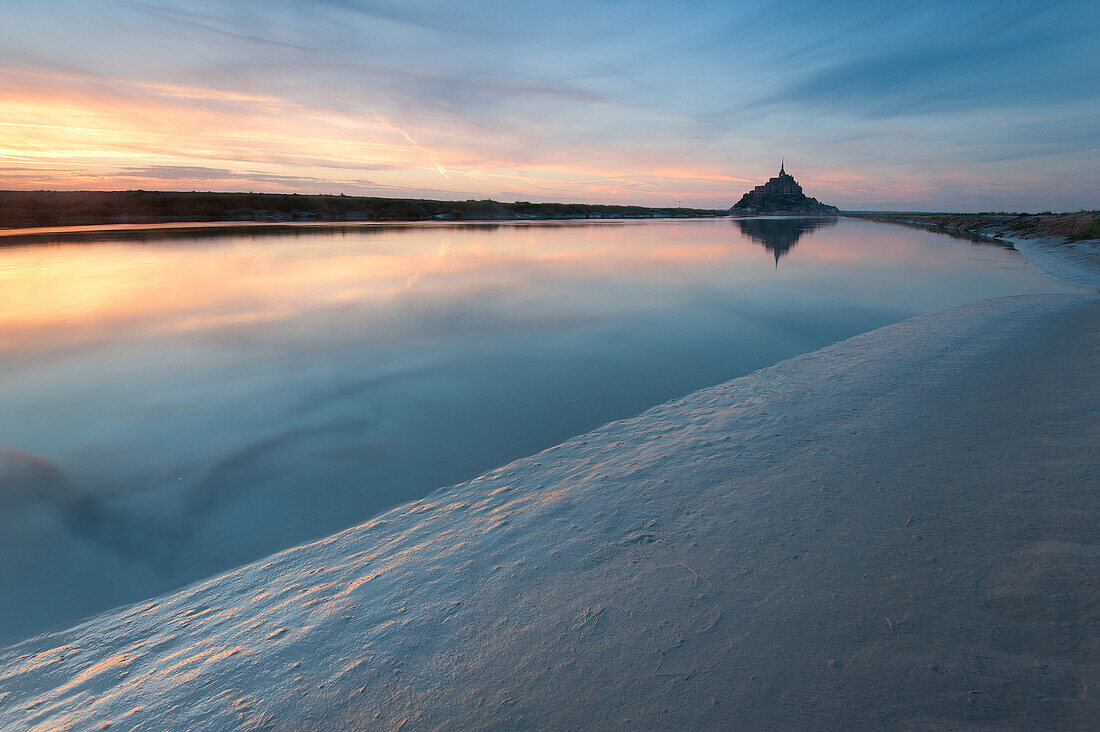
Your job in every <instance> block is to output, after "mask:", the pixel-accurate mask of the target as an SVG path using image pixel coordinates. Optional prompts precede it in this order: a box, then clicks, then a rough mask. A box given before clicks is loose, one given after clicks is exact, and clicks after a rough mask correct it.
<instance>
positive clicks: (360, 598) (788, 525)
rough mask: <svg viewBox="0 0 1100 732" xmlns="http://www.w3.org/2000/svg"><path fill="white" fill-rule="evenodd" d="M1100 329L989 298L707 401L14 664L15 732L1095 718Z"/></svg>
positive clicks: (24, 646)
mask: <svg viewBox="0 0 1100 732" xmlns="http://www.w3.org/2000/svg"><path fill="white" fill-rule="evenodd" d="M1062 251H1063V250H1062V249H1061V248H1053V249H1051V250H1050V252H1048V254H1049V255H1050V256H1052V257H1056V256H1058V254H1059V253H1060V252H1062ZM1024 253H1025V256H1028V254H1027V252H1024ZM1030 258H1031V257H1030V256H1029V259H1030ZM1052 261H1053V260H1052ZM1072 265H1073V267H1074V268H1076V269H1078V270H1080V271H1082V272H1089V271H1090V270H1088V265H1087V263H1082V262H1077V261H1074V262H1073V263H1072ZM1044 269H1045V267H1044ZM1048 271H1049V270H1048ZM1095 274H1096V272H1095V271H1091V275H1092V276H1095ZM1097 332H1100V297H1098V296H1096V295H1021V296H1014V297H1008V298H999V299H995V300H984V301H979V302H976V303H971V304H969V305H964V306H961V307H957V308H952V309H949V310H944V311H940V312H937V313H933V314H930V315H925V316H919V317H917V318H913V319H910V320H907V321H903V322H902V323H898V324H896V325H891V326H887V327H885V328H881V329H878V330H875V331H871V332H869V333H865V334H863V335H860V336H856V337H854V338H851V339H848V340H846V341H842V342H840V343H837V344H834V345H833V346H829V347H827V348H825V349H821V350H819V351H815V352H813V353H809V354H805V355H802V356H798V357H796V358H794V359H790V360H787V361H783V362H780V363H778V364H776V365H774V366H771V367H768V368H766V369H763V370H761V371H757V372H755V373H754V374H751V375H749V376H745V377H742V378H740V379H736V380H733V381H730V382H727V383H725V384H721V385H718V386H715V387H711V388H709V389H705V390H702V391H699V392H695V393H693V394H690V395H688V396H686V397H683V398H682V399H678V400H675V401H672V402H669V403H666V404H663V405H660V406H657V407H654V408H652V409H650V410H648V411H647V412H645V413H643V414H642V415H639V416H637V417H634V418H631V419H627V420H622V421H618V422H613V423H610V424H608V425H605V426H603V427H601V428H598V429H596V430H594V431H592V432H590V433H587V434H585V435H581V436H579V437H576V438H573V439H571V440H568V441H566V442H565V443H562V444H561V445H558V446H556V447H553V448H550V449H549V450H546V451H544V452H541V453H538V454H536V455H533V456H531V457H528V458H524V459H521V460H518V461H516V462H514V463H511V464H509V465H507V466H504V467H502V468H499V469H497V470H494V471H491V472H490V473H488V474H486V475H484V476H482V477H480V478H477V479H475V480H473V481H470V482H468V483H466V484H462V485H460V486H456V487H453V488H448V489H443V490H440V491H437V492H436V493H434V494H432V495H430V496H428V497H427V498H425V499H422V500H420V501H416V502H413V503H410V504H406V505H403V506H401V507H399V508H397V509H394V510H393V511H390V512H388V513H386V514H384V515H382V516H380V517H378V518H376V519H373V520H371V521H368V522H366V523H364V524H362V525H360V526H357V527H353V528H351V529H348V530H346V531H344V532H340V533H338V534H335V535H333V536H331V537H329V538H327V539H323V540H321V541H318V542H314V543H312V544H307V545H304V546H300V547H296V548H292V549H288V550H286V551H283V552H281V553H279V554H276V555H273V556H272V557H269V558H267V559H265V560H261V561H259V562H256V563H253V564H251V565H248V566H246V567H242V568H239V569H237V570H235V571H232V572H229V573H226V574H224V575H221V576H219V577H215V578H212V579H209V580H206V581H203V582H200V583H197V584H195V585H192V586H191V587H188V588H185V589H184V590H181V591H179V592H176V593H173V594H170V595H167V596H163V597H160V598H156V599H154V600H151V601H147V602H143V603H139V604H137V605H135V606H132V607H129V608H123V609H120V610H117V611H114V612H110V613H107V614H104V615H101V616H99V617H97V618H95V619H92V620H90V621H88V622H85V623H83V624H81V625H78V626H75V627H74V628H71V629H69V630H66V631H62V632H59V633H54V634H48V635H45V636H40V637H38V638H34V639H30V640H27V641H23V642H21V643H18V644H15V645H13V646H10V647H8V648H5V649H2V650H0V726H7V725H10V726H29V725H30V724H50V725H61V724H64V723H65V722H71V723H72V724H74V725H75V726H77V727H91V726H93V725H96V724H100V723H101V722H105V721H112V722H113V723H114V724H116V725H123V726H125V725H127V724H129V723H131V721H132V720H133V721H143V722H145V723H146V724H150V725H153V726H169V727H177V726H185V725H186V724H188V723H193V724H204V725H215V726H237V725H250V724H251V725H260V724H267V725H268V726H272V727H276V728H280V727H284V726H285V727H287V728H319V727H327V728H333V727H335V728H340V727H349V728H354V727H360V726H363V725H366V724H375V725H387V726H398V725H399V724H402V723H404V724H406V726H408V727H411V728H433V727H436V726H439V725H442V724H450V725H456V726H458V725H461V726H468V727H490V726H504V727H516V726H523V725H534V726H576V727H600V726H603V727H607V726H631V725H648V726H664V727H675V726H687V727H707V726H714V725H722V724H740V725H745V726H782V727H788V728H789V727H807V726H813V727H824V728H838V727H846V726H855V727H870V726H883V725H887V726H948V727H957V726H988V725H993V726H1011V727H1031V726H1040V725H1041V726H1049V725H1060V726H1063V727H1069V728H1088V727H1089V726H1091V725H1093V724H1095V723H1096V722H1097V720H1100V699H1098V697H1097V696H1096V695H1094V694H1088V692H1087V690H1088V686H1089V685H1090V682H1095V680H1096V679H1097V677H1098V676H1100V649H1098V648H1097V647H1096V645H1095V642H1094V639H1093V638H1092V635H1093V632H1094V625H1093V623H1094V619H1095V612H1096V609H1097V608H1096V599H1095V587H1096V586H1097V584H1098V583H1100V536H1098V534H1097V531H1098V530H1097V528H1096V526H1097V521H1096V518H1097V515H1098V514H1100V504H1098V501H1100V496H1097V495H1095V491H1094V490H1090V486H1095V485H1096V484H1097V482H1098V481H1097V478H1098V473H1097V468H1096V457H1097V455H1096V454H1095V451H1096V447H1095V446H1096V445H1097V444H1100V428H1098V427H1097V425H1096V424H1095V419H1094V415H1095V414H1096V412H1097V410H1100V394H1098V393H1097V392H1098V390H1097V388H1096V385H1095V377H1094V374H1095V373H1096V369H1097V367H1098V366H1100V363H1098V359H1100V356H1098V355H1097V353H1096V347H1095V339H1096V336H1095V334H1096V333H1097ZM1021 396H1022V397H1023V398H1021ZM207 684H208V686H207ZM210 689H213V690H214V691H213V692H211V691H210ZM174 705H179V706H178V707H175V706H174ZM139 709H140V711H139ZM133 715H138V716H136V717H135V716H133Z"/></svg>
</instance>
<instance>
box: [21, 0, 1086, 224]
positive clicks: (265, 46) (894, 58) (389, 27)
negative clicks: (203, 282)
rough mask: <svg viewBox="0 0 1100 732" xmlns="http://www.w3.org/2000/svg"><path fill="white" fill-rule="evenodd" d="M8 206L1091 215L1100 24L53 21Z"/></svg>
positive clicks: (850, 11) (766, 6)
mask: <svg viewBox="0 0 1100 732" xmlns="http://www.w3.org/2000/svg"><path fill="white" fill-rule="evenodd" d="M4 4H5V5H8V6H9V7H6V8H5V10H4V14H3V19H4V22H3V23H2V24H0V67H2V68H0V188H6V189H31V188H56V189H100V190H108V189H132V188H144V189H173V190H225V191H229V190H235V191H249V190H254V191H298V192H324V193H346V194H349V195H350V194H368V195H386V196H407V197H430V198H486V197H491V198H495V199H498V200H505V201H512V200H530V201H585V202H600V203H640V204H647V205H676V204H682V205H692V206H707V207H723V208H724V207H728V206H729V205H731V204H732V203H733V202H734V201H735V200H736V199H737V198H738V197H740V195H741V193H743V192H744V191H745V190H746V189H748V188H749V187H751V186H752V185H755V184H756V183H759V182H762V180H764V179H766V178H767V177H769V176H771V175H774V174H775V172H776V170H777V169H778V167H779V160H780V157H781V156H782V157H785V158H786V161H787V167H788V170H789V171H790V172H791V173H793V174H794V175H795V176H796V177H797V178H798V179H799V180H800V182H801V183H802V184H803V186H804V188H805V189H806V192H807V193H808V194H809V195H813V196H816V197H818V198H819V199H820V200H822V201H824V202H826V203H834V204H837V205H839V206H840V207H841V208H846V209H890V208H898V209H925V210H1032V211H1038V210H1043V209H1053V210H1076V209H1079V208H1096V207H1097V206H1100V157H1098V152H1100V121H1098V120H1100V42H1098V41H1097V40H1096V39H1097V35H1096V34H1097V31H1096V29H1097V27H1100V4H1097V3H1092V2H1085V1H1083V0H1081V1H1077V2H1061V3H1059V2H1012V1H1006V2H966V3H942V4H938V3H913V2H890V1H889V0H886V1H882V0H876V1H873V2H871V1H868V2H864V1H842V2H832V3H820V2H808V1H805V0H791V1H790V2H784V3H780V4H776V3H765V2H753V1H745V2H686V1H685V2H673V1H671V0H665V1H656V2H625V1H622V0H603V1H602V2H601V1H599V0H583V1H580V0H557V1H553V2H516V1H515V0H510V1H496V0H488V1H483V2H473V1H471V2H462V3H458V2H451V3H444V2H425V1H422V0H400V1H397V0H394V1H392V2H386V1H381V2H375V1H373V0H234V1H233V2H225V0H191V1H190V2H172V1H170V0H96V1H95V2H92V1H90V0H87V1H81V0H36V2H33V3H15V2H10V0H9V2H5V3H4Z"/></svg>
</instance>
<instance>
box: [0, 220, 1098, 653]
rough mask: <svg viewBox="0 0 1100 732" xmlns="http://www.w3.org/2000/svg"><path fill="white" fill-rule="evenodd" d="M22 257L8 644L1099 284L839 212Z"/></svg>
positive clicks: (283, 237)
mask: <svg viewBox="0 0 1100 732" xmlns="http://www.w3.org/2000/svg"><path fill="white" fill-rule="evenodd" d="M124 236H126V234H124V233H120V234H118V235H115V238H114V239H113V240H112V239H111V237H110V236H107V237H101V240H99V241H94V242H81V243H73V242H68V243H66V242H63V241H60V242H57V243H47V244H34V245H22V246H13V247H7V248H0V447H2V448H3V449H4V450H6V453H4V457H0V588H2V589H0V641H10V640H13V639H15V638H18V637H22V636H25V635H27V634H29V633H32V632H36V631H40V630H45V629H48V628H54V627H59V626H63V625H67V624H70V623H71V622H72V621H73V620H75V619H78V618H80V617H83V616H85V615H87V614H89V613H91V612H94V611H98V610H102V609H105V608H108V607H111V606H114V605H117V604H120V603H123V602H128V601H133V600H138V599H141V598H144V597H148V596H150V595H152V594H155V593H158V592H162V591H164V590H167V589H171V588H173V587H177V586H179V585H181V584H183V583H185V582H187V581H190V580H193V579H196V578H199V577H202V576H206V575H209V574H211V573H213V572H216V571H219V570H222V569H226V568H229V567H232V566H234V565H237V564H240V563H242V562H245V561H247V560H250V559H254V558H256V557H259V556H262V555H264V554H266V553H270V552H272V551H275V550H278V549H281V548H284V547H287V546H290V545H293V544H297V543H301V542H302V541H305V540H307V539H310V538H314V537H318V536H321V535H324V534H327V533H330V532H332V531H334V530H337V529H340V528H343V527H346V526H349V525H352V524H354V523H357V522H359V521H361V520H363V519H366V518H368V517H370V516H372V515H375V514H377V513H379V512H381V511H382V510H384V509H386V508H387V507H389V506H392V505H394V504H396V503H399V502H402V501H406V500H409V499H412V498H417V497H420V496H423V495H425V494H427V493H428V492H430V491H431V490H432V489H434V488H437V487H440V486H443V485H448V484H453V483H456V482H459V481H462V480H464V479H467V478H471V477H474V476H476V475H478V474H479V473H482V472H484V471H486V470H488V469H490V468H493V467H495V466H498V465H500V464H502V463H505V462H507V461H509V460H511V459H513V458H517V457H521V456H523V455H528V454H530V453H533V452H536V451H538V450H540V449H542V448H545V447H549V446H551V445H553V444H555V443H558V442H560V441H562V440H564V439H566V438H568V437H570V436H572V435H575V434H579V433H581V432H584V431H586V430H588V429H590V428H592V427H595V426H597V425H599V424H602V423H604V422H607V421H609V420H613V419H617V418H621V417H626V416H629V415H633V414H636V413H638V412H640V411H642V410H644V409H646V408H647V407H649V406H652V405H654V404H657V403H660V402H662V401H665V400H667V399H671V398H673V397H676V396H679V395H682V394H686V393H688V392H690V391H693V390H695V389H699V388H701V387H704V386H708V385H711V384H715V383H718V382H722V381H725V380H728V379H731V378H734V377H737V376H741V375H743V374H746V373H748V372H750V371H753V370H755V369H758V368H760V367H763V366H767V365H769V364H772V363H775V362H776V361H779V360H781V359H784V358H788V357H790V356H794V355H796V354H800V353H804V352H807V351H811V350H814V349H817V348H819V347H821V346H824V345H827V344H829V343H832V342H835V341H837V340H840V339H843V338H846V337H848V336H851V335H855V334H857V333H861V332H864V331H867V330H870V329H872V328H876V327H879V326H882V325H886V324H889V323H894V322H897V321H899V320H902V319H904V318H907V317H910V316H912V315H916V314H920V313H925V312H930V311H934V310H939V309H941V308H944V307H948V306H951V305H958V304H962V303H966V302H970V301H973V300H976V299H979V298H986V297H993V296H998V295H1009V294H1019V293H1030V292H1073V291H1078V290H1076V289H1075V288H1073V287H1071V286H1068V285H1063V284H1061V283H1059V282H1056V281H1054V280H1052V279H1050V278H1048V277H1046V276H1044V275H1042V274H1041V273H1040V272H1038V271H1037V270H1036V269H1034V268H1033V267H1032V266H1031V265H1029V264H1028V263H1027V261H1026V260H1025V259H1024V258H1023V257H1022V256H1020V255H1019V254H1018V253H1016V252H1015V251H1013V250H1010V249H1005V248H1001V247H999V246H995V245H988V244H973V243H970V242H966V241H960V240H957V239H951V238H948V237H946V236H942V235H938V234H932V233H928V232H923V231H918V230H912V229H906V228H902V227H892V226H887V225H881V224H873V223H869V222H863V221H849V220H841V221H840V222H839V223H833V224H826V225H821V222H813V221H801V222H800V221H790V220H788V221H782V220H778V221H777V220H750V221H740V222H738V221H730V220H715V221H681V222H638V223H633V222H631V223H608V222H604V223H593V224H585V223H560V224H557V223H555V224H520V225H500V226H497V225H411V226H403V227H393V226H388V227H366V228H363V227H359V228H355V227H349V228H343V229H324V228H304V229H302V230H301V231H300V232H295V233H292V234H290V233H285V232H284V233H280V234H277V235H276V234H269V235H262V234H258V233H257V232H255V231H250V232H249V231H246V232H239V231H233V230H226V231H225V232H222V233H219V234H217V235H212V236H200V235H198V234H195V233H184V234H177V235H174V236H172V237H171V238H157V237H149V236H145V237H143V238H142V239H140V240H138V239H127V238H120V237H124Z"/></svg>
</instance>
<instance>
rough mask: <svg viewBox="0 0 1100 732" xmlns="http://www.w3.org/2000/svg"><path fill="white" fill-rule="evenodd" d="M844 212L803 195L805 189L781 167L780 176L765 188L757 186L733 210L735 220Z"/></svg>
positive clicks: (831, 214) (732, 214) (826, 214)
mask: <svg viewBox="0 0 1100 732" xmlns="http://www.w3.org/2000/svg"><path fill="white" fill-rule="evenodd" d="M839 213H840V209H838V208H837V207H836V206H829V205H827V204H824V203H821V202H820V201H818V200H817V199H816V198H811V197H809V196H807V195H806V194H805V193H803V192H802V186H800V185H798V181H796V180H795V179H794V177H793V176H792V175H791V174H789V173H788V172H787V171H786V169H785V164H783V163H781V164H780V166H779V175H777V176H776V177H774V178H772V179H770V180H769V181H768V182H767V183H765V184H764V185H762V186H756V187H755V188H753V189H752V190H751V191H749V192H748V193H746V194H745V195H743V196H741V200H740V201H738V202H737V203H735V204H734V205H733V207H732V208H730V215H731V216H738V215H747V214H798V215H802V216H836V215H837V214H839Z"/></svg>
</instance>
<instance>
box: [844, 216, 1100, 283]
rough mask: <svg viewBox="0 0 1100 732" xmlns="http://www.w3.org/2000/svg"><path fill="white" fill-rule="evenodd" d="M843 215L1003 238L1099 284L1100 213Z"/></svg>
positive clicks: (1047, 266) (1037, 261)
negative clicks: (1099, 233)
mask: <svg viewBox="0 0 1100 732" xmlns="http://www.w3.org/2000/svg"><path fill="white" fill-rule="evenodd" d="M842 216H845V217H847V218H854V219H866V220H868V221H877V222H880V223H885V224H895V225H900V226H915V227H917V228H922V229H927V230H931V231H937V232H940V233H944V234H948V235H954V234H960V235H963V236H967V237H974V238H977V239H981V240H986V241H994V242H999V243H1003V244H1007V245H1008V246H1011V247H1012V248H1014V249H1016V250H1017V251H1018V252H1020V253H1021V254H1023V255H1024V256H1025V257H1026V258H1027V260H1028V261H1029V262H1031V263H1032V264H1033V265H1035V266H1036V267H1037V268H1038V269H1040V270H1042V271H1043V272H1046V273H1047V274H1049V275H1050V276H1052V277H1054V278H1056V279H1060V280H1063V281H1066V282H1071V283H1073V284H1077V285H1085V286H1087V287H1092V288H1095V289H1100V237H1095V236H1092V232H1094V231H1095V230H1096V229H1097V226H1098V225H1100V213H1098V212H1096V211H1083V212H1080V213H1076V214H1052V215H1026V214H1021V215H1010V214H921V213H882V214H879V213H845V214H842Z"/></svg>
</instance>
